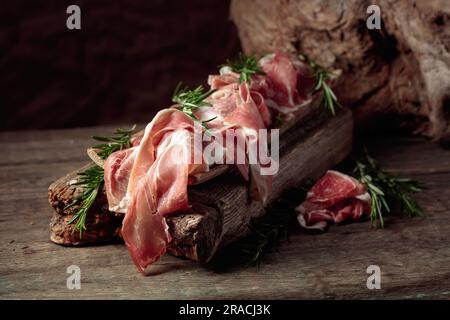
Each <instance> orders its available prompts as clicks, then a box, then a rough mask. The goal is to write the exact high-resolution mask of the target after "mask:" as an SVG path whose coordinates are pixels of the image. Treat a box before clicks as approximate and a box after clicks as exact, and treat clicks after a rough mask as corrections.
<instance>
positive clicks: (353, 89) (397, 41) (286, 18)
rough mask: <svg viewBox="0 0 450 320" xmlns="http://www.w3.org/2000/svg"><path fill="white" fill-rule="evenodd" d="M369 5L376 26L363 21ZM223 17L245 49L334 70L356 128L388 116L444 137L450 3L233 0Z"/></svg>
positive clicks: (449, 99)
mask: <svg viewBox="0 0 450 320" xmlns="http://www.w3.org/2000/svg"><path fill="white" fill-rule="evenodd" d="M370 5H378V6H379V8H380V14H381V15H380V16H381V21H382V23H381V29H379V30H378V29H372V30H369V29H368V28H367V26H366V20H367V18H368V17H369V14H367V12H366V10H367V8H368V7H369V6H370ZM231 17H232V20H233V21H234V22H235V24H236V25H237V27H238V31H239V36H240V39H241V44H242V47H243V50H244V51H245V52H246V53H264V52H271V51H273V50H277V49H278V50H284V51H289V52H293V53H296V52H300V53H306V54H308V55H309V56H310V57H311V58H313V59H315V60H316V61H318V62H319V63H320V64H323V65H325V66H326V67H332V68H338V69H341V70H342V71H343V75H342V76H341V77H340V83H339V84H338V85H337V86H336V90H335V92H336V93H337V95H338V98H339V100H340V101H341V102H342V103H343V104H345V105H347V106H349V107H351V108H352V109H355V124H356V127H359V128H364V127H367V124H369V123H370V124H374V125H377V124H378V125H379V124H380V123H383V124H385V122H380V121H378V122H377V121H376V120H379V119H380V118H381V117H382V116H383V117H385V116H386V115H390V116H391V117H390V118H391V119H398V118H400V120H401V121H400V122H401V124H408V125H409V127H410V128H411V129H415V130H417V131H420V132H423V133H424V134H426V135H428V136H431V137H433V138H435V139H436V140H440V141H441V142H442V143H446V142H450V112H449V110H450V27H449V25H450V1H448V0H429V1H413V0H400V1H397V0H396V1H392V0H377V1H372V0H370V1H369V0H293V1H284V0H273V1H266V0H233V1H232V4H231ZM398 115H400V117H398ZM392 116H394V117H392Z"/></svg>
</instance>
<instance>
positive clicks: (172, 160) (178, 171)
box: [104, 52, 362, 271]
mask: <svg viewBox="0 0 450 320" xmlns="http://www.w3.org/2000/svg"><path fill="white" fill-rule="evenodd" d="M259 63H260V66H261V68H262V69H263V70H264V72H265V73H266V74H265V75H261V74H256V75H253V76H252V79H251V81H250V83H241V82H240V81H239V74H237V73H234V72H233V71H232V70H231V69H230V68H222V69H221V70H220V74H219V75H211V76H210V77H209V79H208V83H209V84H210V86H211V88H212V89H214V90H215V92H214V93H213V94H212V95H211V96H209V97H208V98H207V100H206V101H207V102H209V103H210V104H211V106H209V107H208V106H204V107H199V108H197V109H195V110H194V112H195V116H196V117H197V118H198V119H200V120H201V121H207V125H208V127H209V134H212V135H216V136H217V135H219V136H221V137H222V138H224V139H222V141H226V139H225V136H226V135H227V130H236V132H238V133H237V134H238V136H237V137H236V143H234V140H233V145H232V146H230V145H225V144H224V145H221V148H222V149H225V150H227V148H231V147H233V148H232V149H231V150H234V152H236V153H240V154H241V155H242V154H243V155H244V157H243V161H242V162H241V163H238V164H236V166H237V167H238V169H239V170H240V172H241V174H242V176H243V177H244V179H246V180H249V181H250V191H251V195H252V198H253V199H255V200H258V201H262V202H265V201H266V199H267V198H268V195H269V193H270V189H271V182H272V176H271V175H264V174H262V169H263V168H264V167H265V165H263V164H262V162H260V159H259V158H257V159H256V160H257V161H256V162H255V161H251V160H254V159H252V157H251V153H250V152H249V150H251V149H250V148H254V149H255V150H258V148H259V147H260V146H259V141H260V130H262V129H267V128H269V126H270V125H271V121H272V115H273V111H271V108H273V109H276V110H275V111H274V112H275V113H277V112H280V111H281V112H292V111H294V110H295V109H296V108H298V107H299V106H301V105H302V103H303V102H304V101H305V100H306V98H305V97H304V96H302V94H301V92H302V90H299V88H298V86H299V84H301V83H302V82H301V81H300V82H299V77H300V75H301V66H300V65H299V63H300V62H299V61H296V62H294V61H292V60H291V58H290V57H289V56H287V55H284V54H282V53H279V52H277V53H275V54H274V55H271V56H266V57H265V58H263V59H261V60H260V62H259ZM303 89H304V88H303ZM303 91H305V92H306V91H307V90H306V89H305V90H303ZM177 107H178V105H175V106H173V107H172V108H168V109H164V110H162V111H160V112H159V113H158V114H157V115H156V116H155V118H154V119H153V120H152V121H151V122H150V123H149V124H148V125H147V127H146V129H145V132H144V135H143V136H142V137H140V138H138V139H134V140H133V143H132V147H131V148H130V149H127V150H121V151H117V152H115V153H113V154H112V155H111V156H110V157H108V159H107V160H106V161H105V166H104V169H105V187H106V194H107V198H108V204H109V209H110V210H111V211H116V212H122V213H125V219H124V221H123V226H122V234H123V238H124V240H125V243H126V245H127V247H128V250H129V252H130V255H131V257H132V259H133V261H134V263H135V264H136V266H137V267H138V269H139V270H140V271H144V270H145V268H146V267H147V266H148V265H149V264H151V263H153V262H155V261H157V260H158V259H159V258H160V257H161V255H163V254H164V253H165V251H166V247H167V245H168V243H169V242H170V241H171V236H170V234H169V231H168V226H167V224H166V221H165V216H167V215H169V214H172V213H174V212H184V211H186V210H188V209H189V199H188V192H187V188H188V185H189V183H190V181H191V180H190V177H192V176H195V175H198V174H201V173H204V172H207V171H208V170H209V166H210V165H213V164H214V161H216V160H214V161H210V159H206V158H204V155H203V154H198V153H196V152H202V149H200V150H198V149H197V148H194V145H195V143H196V142H195V141H196V139H195V137H196V132H195V131H196V128H198V127H200V128H202V127H201V126H200V125H199V124H198V123H197V122H196V121H195V120H193V119H192V118H191V117H189V116H188V115H186V114H185V113H183V112H182V111H180V110H178V109H177ZM240 141H244V143H240ZM213 143H215V142H214V140H211V141H206V142H205V141H203V142H200V144H201V145H202V146H203V147H205V146H210V144H213ZM264 148H265V149H266V146H264ZM257 153H258V152H257ZM227 156H228V155H226V156H225V157H226V158H227ZM194 159H200V161H199V162H198V161H193V160H194ZM222 160H228V158H227V159H222ZM236 160H237V159H236ZM355 201H356V200H355ZM358 201H362V200H358ZM349 205H352V204H349ZM360 211H361V209H360V207H358V208H356V206H354V207H348V205H346V206H343V207H342V208H341V210H340V212H341V213H340V216H342V217H343V218H341V219H345V217H347V216H348V215H355V214H358V213H359V212H360Z"/></svg>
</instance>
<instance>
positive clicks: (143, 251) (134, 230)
mask: <svg viewBox="0 0 450 320" xmlns="http://www.w3.org/2000/svg"><path fill="white" fill-rule="evenodd" d="M193 128H194V123H193V120H192V119H191V118H189V117H188V116H186V115H185V114H184V113H183V112H181V111H179V110H177V109H174V108H172V109H165V110H162V111H160V112H159V113H158V114H157V115H156V117H155V118H154V119H153V121H152V122H150V123H149V124H148V125H147V127H146V129H145V133H144V136H143V137H142V139H141V141H140V144H139V145H138V146H136V147H132V148H130V149H127V150H121V151H118V152H115V153H113V154H112V155H111V156H110V157H108V159H107V160H106V162H105V187H106V191H107V192H106V194H107V197H108V203H109V207H110V208H109V209H110V210H112V211H116V212H124V213H126V215H125V219H124V221H123V226H122V235H123V238H124V240H125V243H126V245H127V247H128V249H129V252H130V255H131V257H132V258H133V261H134V262H135V264H136V266H137V267H138V269H139V270H141V271H143V270H144V269H145V268H146V267H147V266H148V265H149V264H151V263H153V262H154V261H156V260H158V259H159V257H160V256H161V255H162V254H164V253H165V251H166V246H167V244H168V243H169V242H170V240H171V237H170V235H169V233H168V227H167V224H166V222H165V219H164V216H165V215H167V214H169V213H173V212H177V211H182V210H187V209H188V208H189V205H188V197H187V185H188V178H189V174H194V173H198V172H202V171H207V169H208V168H207V165H206V164H204V163H201V164H194V162H193V161H191V157H192V156H193V153H192V151H193V144H192V139H193V130H194V129H193Z"/></svg>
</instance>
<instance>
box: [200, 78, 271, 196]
mask: <svg viewBox="0 0 450 320" xmlns="http://www.w3.org/2000/svg"><path fill="white" fill-rule="evenodd" d="M208 102H210V103H211V105H212V111H213V112H214V114H215V116H216V117H217V118H216V119H215V120H214V121H213V122H211V126H212V128H213V129H215V130H213V132H214V134H223V135H225V132H226V130H236V129H241V130H242V132H243V135H244V137H243V140H245V145H236V146H235V148H236V149H240V150H236V151H237V153H241V154H243V153H245V154H248V149H250V148H253V150H258V148H259V144H258V142H259V130H260V129H266V128H267V127H266V123H267V122H269V121H270V113H269V110H268V108H267V106H266V105H265V103H264V99H263V98H262V97H261V95H259V94H258V93H257V92H251V91H250V89H249V86H248V85H247V83H241V84H239V85H238V86H237V87H236V86H234V87H230V86H228V85H226V86H224V87H222V88H220V89H219V90H218V91H217V92H215V93H214V94H213V95H211V97H210V98H208ZM208 116H211V110H209V113H208ZM200 117H201V118H202V119H205V117H204V116H200ZM236 132H240V131H236ZM245 147H246V148H247V150H243V149H244V148H245ZM237 167H238V169H239V170H240V172H241V174H242V176H243V177H244V178H245V179H246V180H250V182H251V186H250V190H251V191H252V192H251V194H252V196H253V198H254V199H256V200H260V201H262V202H265V201H266V199H267V196H268V193H269V190H270V187H271V183H272V177H271V176H269V175H262V174H261V166H260V165H259V164H258V163H254V161H253V162H252V163H249V161H248V158H247V161H245V163H238V164H237Z"/></svg>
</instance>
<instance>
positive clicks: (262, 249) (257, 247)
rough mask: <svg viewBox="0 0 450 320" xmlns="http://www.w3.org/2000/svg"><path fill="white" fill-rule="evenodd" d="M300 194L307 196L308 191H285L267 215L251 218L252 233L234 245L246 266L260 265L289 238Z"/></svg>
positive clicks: (250, 227) (296, 189)
mask: <svg viewBox="0 0 450 320" xmlns="http://www.w3.org/2000/svg"><path fill="white" fill-rule="evenodd" d="M299 194H301V195H302V196H306V191H305V192H303V190H299V189H298V188H295V189H289V190H287V191H285V192H284V193H283V195H282V196H281V197H280V198H279V200H278V201H277V202H276V203H275V204H274V205H272V206H271V207H270V208H268V211H267V214H266V215H264V216H262V217H260V218H254V219H252V220H251V222H250V225H249V229H250V231H251V232H250V234H249V235H248V236H246V237H244V238H243V239H241V240H239V241H237V242H236V243H235V245H234V246H233V247H234V248H236V249H238V251H239V253H240V256H241V258H242V260H243V263H244V265H245V266H247V267H259V266H260V265H261V263H262V262H263V261H264V258H265V256H266V255H267V254H268V253H271V252H274V251H276V250H277V249H278V247H279V246H280V244H281V243H282V242H283V241H285V240H287V239H288V233H289V227H290V226H292V224H293V221H294V220H295V216H296V212H295V210H294V208H295V206H296V205H297V200H298V197H299ZM293 199H296V200H295V201H293Z"/></svg>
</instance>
